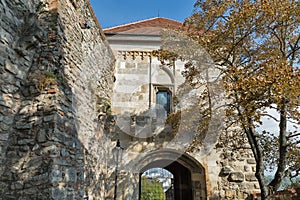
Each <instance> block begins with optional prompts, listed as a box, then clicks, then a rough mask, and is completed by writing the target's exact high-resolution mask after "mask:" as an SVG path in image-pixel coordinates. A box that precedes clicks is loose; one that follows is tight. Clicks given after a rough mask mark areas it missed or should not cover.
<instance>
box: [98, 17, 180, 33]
mask: <svg viewBox="0 0 300 200" xmlns="http://www.w3.org/2000/svg"><path fill="white" fill-rule="evenodd" d="M155 19H166V20H170V21H174V22H178V23H181V24H182V22H180V21H177V20H174V19H170V18H166V17H152V18H149V19H143V20H139V21H135V22H130V23H126V24H122V25H117V26H113V27H110V28H105V29H103V31H104V32H107V31H110V30H113V29H116V28H121V27H124V26H130V25H134V24H138V23H142V22H147V21H150V20H155Z"/></svg>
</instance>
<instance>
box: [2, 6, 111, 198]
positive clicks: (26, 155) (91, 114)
mask: <svg viewBox="0 0 300 200" xmlns="http://www.w3.org/2000/svg"><path fill="white" fill-rule="evenodd" d="M0 13H1V14H0V17H1V18H0V55H1V56H0V66H1V68H0V76H1V78H0V154H1V157H0V166H1V167H0V199H2V200H9V199H45V200H46V199H47V200H49V199H83V197H84V196H85V195H86V194H87V193H88V192H93V193H94V196H95V197H97V198H98V199H103V198H102V197H101V195H103V194H100V189H99V188H96V187H101V185H103V184H97V182H99V181H102V180H103V179H102V178H103V177H101V170H102V169H103V168H101V166H99V165H100V164H101V163H103V162H97V161H98V160H103V156H102V157H101V155H103V151H102V149H101V148H95V147H99V146H103V143H104V142H105V144H106V145H109V143H108V142H106V141H103V140H102V139H101V137H102V136H103V125H102V124H101V123H100V122H99V120H98V113H99V112H102V111H103V110H104V111H105V105H106V104H107V103H106V104H105V102H107V101H108V99H109V98H110V94H111V87H112V83H113V65H114V57H113V55H112V52H111V50H110V48H109V46H108V44H107V42H106V41H105V39H104V35H103V33H102V30H101V28H100V25H99V23H98V21H97V20H96V17H95V15H94V13H93V11H92V9H91V6H90V4H89V1H87V0H1V1H0ZM100 151H101V152H100ZM85 163H86V164H85ZM102 173H103V172H102Z"/></svg>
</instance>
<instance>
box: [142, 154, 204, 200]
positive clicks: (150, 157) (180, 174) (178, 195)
mask: <svg viewBox="0 0 300 200" xmlns="http://www.w3.org/2000/svg"><path fill="white" fill-rule="evenodd" d="M136 163H138V164H137V165H136V167H137V170H138V171H139V172H140V175H141V174H142V173H143V172H145V171H147V170H148V169H151V168H157V167H159V168H164V169H166V170H168V171H170V172H171V173H172V174H173V175H174V186H175V200H195V199H197V200H198V199H206V198H207V189H206V178H205V177H206V175H205V169H204V167H203V166H202V165H201V164H200V163H199V162H198V161H197V160H196V159H195V158H193V157H192V156H190V155H188V154H187V153H183V154H181V153H179V152H177V151H175V150H160V151H154V152H151V153H149V154H147V155H146V156H144V157H143V158H141V159H140V160H139V162H136ZM140 183H141V181H140ZM140 191H141V187H140Z"/></svg>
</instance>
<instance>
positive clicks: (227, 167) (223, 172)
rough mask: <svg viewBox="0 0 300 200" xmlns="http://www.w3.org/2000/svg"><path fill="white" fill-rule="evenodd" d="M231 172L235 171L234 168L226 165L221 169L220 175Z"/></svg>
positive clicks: (226, 174)
mask: <svg viewBox="0 0 300 200" xmlns="http://www.w3.org/2000/svg"><path fill="white" fill-rule="evenodd" d="M231 172H233V169H232V168H231V167H230V166H225V167H223V168H222V169H221V171H220V176H228V175H229V174H230V173H231Z"/></svg>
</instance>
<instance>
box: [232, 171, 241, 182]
mask: <svg viewBox="0 0 300 200" xmlns="http://www.w3.org/2000/svg"><path fill="white" fill-rule="evenodd" d="M244 180H245V175H244V174H243V173H242V172H232V173H230V174H229V177H228V181H230V182H243V181H244Z"/></svg>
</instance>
